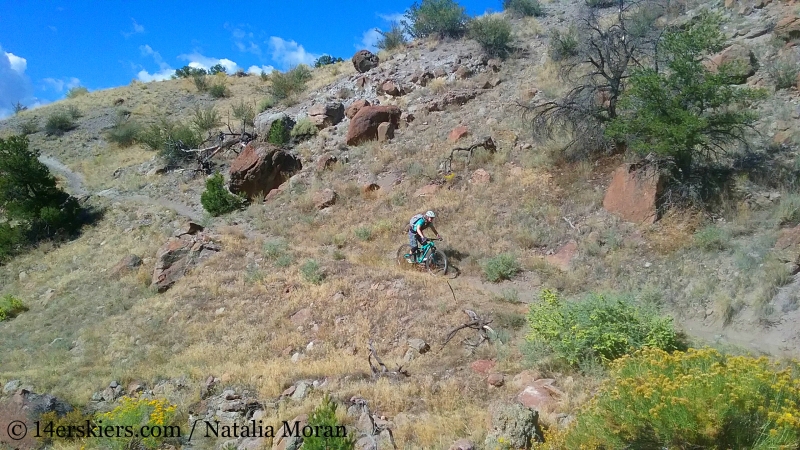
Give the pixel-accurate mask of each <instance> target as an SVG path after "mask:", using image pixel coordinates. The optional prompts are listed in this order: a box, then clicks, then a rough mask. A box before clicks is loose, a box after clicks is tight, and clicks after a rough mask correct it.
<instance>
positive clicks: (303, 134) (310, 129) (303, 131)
mask: <svg viewBox="0 0 800 450" xmlns="http://www.w3.org/2000/svg"><path fill="white" fill-rule="evenodd" d="M316 134H317V126H316V125H314V122H312V121H311V119H309V118H307V117H304V118H302V119H300V120H298V121H297V123H296V124H294V127H292V132H291V136H292V137H293V138H295V139H297V140H304V139H309V138H312V137H314V136H316Z"/></svg>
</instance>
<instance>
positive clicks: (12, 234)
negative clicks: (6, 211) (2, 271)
mask: <svg viewBox="0 0 800 450" xmlns="http://www.w3.org/2000/svg"><path fill="white" fill-rule="evenodd" d="M26 243H27V239H26V236H25V229H24V228H23V227H21V226H14V227H12V226H11V224H9V223H0V261H5V260H6V259H8V258H10V257H12V256H14V255H16V254H17V253H19V251H20V250H21V249H22V247H24V246H25V244H26Z"/></svg>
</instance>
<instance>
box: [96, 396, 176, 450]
mask: <svg viewBox="0 0 800 450" xmlns="http://www.w3.org/2000/svg"><path fill="white" fill-rule="evenodd" d="M175 410H176V407H175V405H170V404H169V403H168V402H167V400H164V399H153V400H151V399H148V398H144V397H141V398H130V397H122V399H120V401H119V406H117V407H116V408H114V409H113V410H111V411H109V412H107V413H99V414H97V415H96V417H95V420H96V422H97V423H98V424H102V426H103V427H104V428H105V427H107V426H111V427H120V429H122V430H125V429H126V428H125V427H130V428H131V429H132V430H139V429H140V428H141V427H143V426H148V427H150V429H158V430H159V431H161V433H162V434H171V436H162V437H138V436H137V437H119V438H117V437H114V438H109V437H104V438H101V443H100V446H99V448H109V449H113V450H123V449H130V448H142V447H143V448H146V449H156V448H159V447H162V446H163V445H164V444H165V443H167V442H169V441H170V439H169V438H176V437H178V436H179V435H178V431H179V430H178V428H177V426H175V425H174V423H175V419H176V414H175ZM115 429H116V428H115ZM137 434H138V433H137ZM153 434H155V433H153ZM122 435H123V436H124V433H122Z"/></svg>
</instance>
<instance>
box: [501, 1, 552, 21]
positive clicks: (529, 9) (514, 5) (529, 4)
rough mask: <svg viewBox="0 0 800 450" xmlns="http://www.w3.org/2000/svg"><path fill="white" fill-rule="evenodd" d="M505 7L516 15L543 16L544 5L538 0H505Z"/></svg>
mask: <svg viewBox="0 0 800 450" xmlns="http://www.w3.org/2000/svg"><path fill="white" fill-rule="evenodd" d="M503 9H505V10H506V11H509V12H511V13H512V14H514V15H516V16H522V17H529V16H535V17H539V16H543V15H544V11H542V5H541V4H540V3H539V1H538V0H503Z"/></svg>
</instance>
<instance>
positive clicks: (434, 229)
mask: <svg viewBox="0 0 800 450" xmlns="http://www.w3.org/2000/svg"><path fill="white" fill-rule="evenodd" d="M431 230H433V232H434V233H436V237H441V236H439V232H438V231H436V227H435V226H433V224H431Z"/></svg>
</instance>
